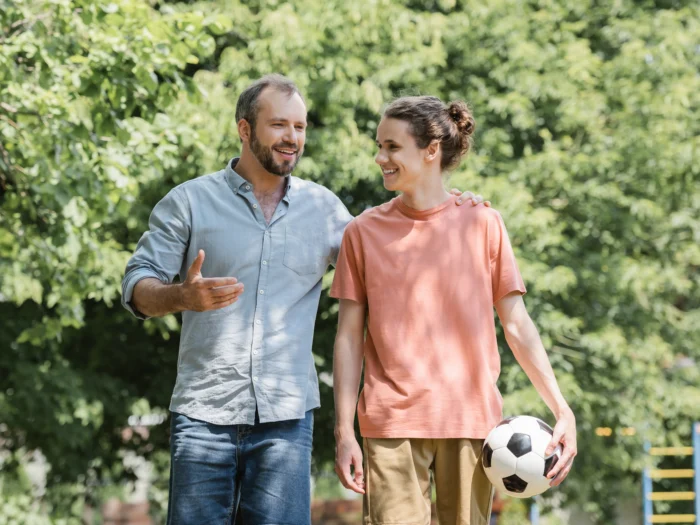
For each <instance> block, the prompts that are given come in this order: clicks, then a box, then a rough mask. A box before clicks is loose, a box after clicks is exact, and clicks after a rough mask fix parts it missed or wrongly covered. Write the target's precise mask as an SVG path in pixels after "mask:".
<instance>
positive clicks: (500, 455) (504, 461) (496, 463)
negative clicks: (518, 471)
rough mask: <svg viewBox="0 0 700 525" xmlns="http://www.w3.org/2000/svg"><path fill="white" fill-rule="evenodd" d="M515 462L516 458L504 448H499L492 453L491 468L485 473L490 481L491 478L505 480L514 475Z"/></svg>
mask: <svg viewBox="0 0 700 525" xmlns="http://www.w3.org/2000/svg"><path fill="white" fill-rule="evenodd" d="M516 462H517V458H516V457H515V456H514V455H513V453H512V452H511V451H510V450H508V449H507V448H506V447H501V448H499V449H497V450H494V451H493V456H491V467H490V468H488V469H487V470H486V473H487V474H488V475H489V478H490V479H491V478H492V476H493V477H495V478H507V477H508V476H512V475H513V474H515V465H516Z"/></svg>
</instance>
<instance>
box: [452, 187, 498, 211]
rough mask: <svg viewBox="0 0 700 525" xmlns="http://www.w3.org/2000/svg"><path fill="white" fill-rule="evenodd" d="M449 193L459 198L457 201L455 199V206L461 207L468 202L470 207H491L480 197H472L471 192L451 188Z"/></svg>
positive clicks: (488, 202) (489, 203)
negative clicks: (481, 205)
mask: <svg viewBox="0 0 700 525" xmlns="http://www.w3.org/2000/svg"><path fill="white" fill-rule="evenodd" d="M450 193H451V194H452V195H456V196H457V197H459V199H457V206H461V205H462V204H464V203H465V202H467V201H468V202H470V203H471V205H472V206H476V205H477V204H482V203H483V205H484V206H487V207H491V202H490V201H485V200H484V198H483V197H482V196H481V195H474V194H473V193H472V192H471V191H462V190H458V189H457V188H452V190H450Z"/></svg>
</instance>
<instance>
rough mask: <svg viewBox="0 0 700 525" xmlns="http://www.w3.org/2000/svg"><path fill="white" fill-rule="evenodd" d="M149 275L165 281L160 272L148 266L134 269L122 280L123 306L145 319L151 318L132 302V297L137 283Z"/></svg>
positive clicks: (139, 317)
mask: <svg viewBox="0 0 700 525" xmlns="http://www.w3.org/2000/svg"><path fill="white" fill-rule="evenodd" d="M149 277H153V278H154V279H158V280H159V281H161V282H163V279H162V277H161V276H160V275H158V273H156V272H154V271H153V270H149V269H146V268H139V269H136V270H133V271H132V272H130V273H128V274H127V275H126V276H125V277H124V280H123V281H122V306H123V307H124V308H126V309H127V310H128V311H129V312H131V313H132V314H133V315H134V316H135V317H137V318H138V319H142V320H144V321H145V320H146V319H149V316H147V315H145V314H142V313H141V312H139V311H138V310H137V309H136V308H135V307H134V305H133V304H132V302H131V299H132V297H133V295H134V287H135V286H136V283H138V282H139V281H142V280H143V279H147V278H149Z"/></svg>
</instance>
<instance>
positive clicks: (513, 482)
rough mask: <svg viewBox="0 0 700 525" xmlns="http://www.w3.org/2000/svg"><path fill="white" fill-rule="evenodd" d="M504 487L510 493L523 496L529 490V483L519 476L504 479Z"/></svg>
mask: <svg viewBox="0 0 700 525" xmlns="http://www.w3.org/2000/svg"><path fill="white" fill-rule="evenodd" d="M503 486H504V487H505V488H506V490H508V491H510V492H515V493H516V494H521V493H523V492H525V489H526V488H527V481H523V480H522V479H520V478H519V477H518V475H517V474H513V475H512V476H508V477H507V478H503Z"/></svg>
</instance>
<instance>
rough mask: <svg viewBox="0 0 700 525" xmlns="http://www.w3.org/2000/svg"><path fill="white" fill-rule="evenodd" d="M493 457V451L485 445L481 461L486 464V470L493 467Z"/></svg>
mask: <svg viewBox="0 0 700 525" xmlns="http://www.w3.org/2000/svg"><path fill="white" fill-rule="evenodd" d="M491 456H493V449H492V448H491V447H490V446H489V444H488V443H486V444H485V445H484V450H483V451H482V452H481V461H482V463H483V464H484V468H489V467H490V466H491Z"/></svg>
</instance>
